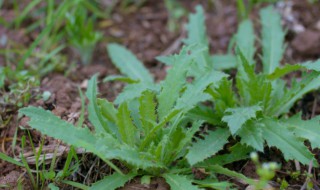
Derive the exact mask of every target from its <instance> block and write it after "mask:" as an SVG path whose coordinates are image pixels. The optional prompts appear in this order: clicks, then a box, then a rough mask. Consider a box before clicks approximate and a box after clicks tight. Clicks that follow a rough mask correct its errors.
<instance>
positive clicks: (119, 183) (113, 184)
mask: <svg viewBox="0 0 320 190" xmlns="http://www.w3.org/2000/svg"><path fill="white" fill-rule="evenodd" d="M135 176H136V174H135V173H128V174H126V175H121V174H119V173H114V174H112V175H109V176H106V177H104V178H103V179H102V180H100V181H98V182H96V183H94V184H93V185H92V186H91V187H90V190H101V189H105V188H108V190H115V189H117V188H119V187H123V186H124V184H125V183H126V182H128V181H129V180H131V179H133V178H134V177H135Z"/></svg>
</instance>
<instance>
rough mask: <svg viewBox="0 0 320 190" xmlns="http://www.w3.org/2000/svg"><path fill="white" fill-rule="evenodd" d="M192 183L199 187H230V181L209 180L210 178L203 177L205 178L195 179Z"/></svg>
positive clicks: (220, 188) (219, 189)
mask: <svg viewBox="0 0 320 190" xmlns="http://www.w3.org/2000/svg"><path fill="white" fill-rule="evenodd" d="M194 183H196V184H198V186H200V187H206V188H210V189H217V190H226V189H230V187H231V186H232V183H229V182H226V181H223V182H219V181H217V180H210V179H207V180H206V179H205V180H195V181H194Z"/></svg>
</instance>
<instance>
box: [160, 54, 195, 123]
mask: <svg viewBox="0 0 320 190" xmlns="http://www.w3.org/2000/svg"><path fill="white" fill-rule="evenodd" d="M182 55H183V54H182ZM178 61H179V60H176V63H175V64H174V65H173V67H172V68H171V69H170V70H169V71H168V74H167V77H166V79H165V80H164V81H163V83H162V85H161V91H160V94H159V95H158V98H157V99H158V116H159V121H161V120H162V119H163V118H164V117H165V116H166V115H167V114H168V112H169V111H170V110H171V109H172V107H173V106H174V103H175V102H176V100H177V99H178V97H179V96H180V91H181V90H182V88H183V87H184V85H185V84H186V75H187V71H188V67H189V66H190V64H191V60H188V62H178Z"/></svg>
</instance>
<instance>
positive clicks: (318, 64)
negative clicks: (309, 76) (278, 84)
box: [267, 60, 320, 80]
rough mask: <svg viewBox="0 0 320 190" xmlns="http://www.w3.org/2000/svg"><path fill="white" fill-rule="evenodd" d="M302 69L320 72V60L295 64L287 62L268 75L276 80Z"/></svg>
mask: <svg viewBox="0 0 320 190" xmlns="http://www.w3.org/2000/svg"><path fill="white" fill-rule="evenodd" d="M302 69H307V70H312V71H317V72H320V60H318V61H315V62H312V61H308V62H305V63H303V64H294V65H288V64H287V65H285V66H283V67H281V68H276V69H275V71H274V72H273V73H271V74H269V75H267V78H268V79H271V80H274V79H277V78H280V77H282V76H284V75H286V74H288V73H291V72H293V71H299V70H302Z"/></svg>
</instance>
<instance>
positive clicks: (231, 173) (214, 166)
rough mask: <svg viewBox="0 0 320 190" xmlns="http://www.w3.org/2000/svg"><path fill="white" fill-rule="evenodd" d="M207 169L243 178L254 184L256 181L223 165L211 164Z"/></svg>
mask: <svg viewBox="0 0 320 190" xmlns="http://www.w3.org/2000/svg"><path fill="white" fill-rule="evenodd" d="M206 169H209V170H211V171H213V172H215V173H218V174H223V175H226V176H229V177H235V178H238V179H241V180H243V181H245V182H246V183H248V184H254V182H255V181H254V180H252V179H250V178H247V177H246V176H244V175H242V174H241V173H237V172H235V171H231V170H229V169H227V168H224V167H222V166H219V165H211V166H208V167H207V168H206Z"/></svg>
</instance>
